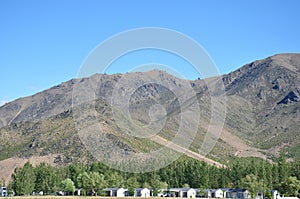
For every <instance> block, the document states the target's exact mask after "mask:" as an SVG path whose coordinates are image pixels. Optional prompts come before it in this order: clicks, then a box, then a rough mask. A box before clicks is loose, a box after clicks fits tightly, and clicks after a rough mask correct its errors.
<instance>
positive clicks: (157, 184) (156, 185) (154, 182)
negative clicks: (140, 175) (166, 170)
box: [150, 175, 168, 196]
mask: <svg viewBox="0 0 300 199" xmlns="http://www.w3.org/2000/svg"><path fill="white" fill-rule="evenodd" d="M150 184H151V188H152V189H153V194H154V196H157V194H158V193H159V192H160V190H162V189H166V188H167V187H168V184H167V183H166V182H162V181H161V180H160V177H159V175H154V176H153V178H152V179H151V182H150Z"/></svg>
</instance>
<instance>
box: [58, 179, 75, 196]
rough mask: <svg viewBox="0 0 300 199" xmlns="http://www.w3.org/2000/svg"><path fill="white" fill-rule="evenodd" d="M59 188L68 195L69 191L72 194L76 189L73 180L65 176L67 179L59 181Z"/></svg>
mask: <svg viewBox="0 0 300 199" xmlns="http://www.w3.org/2000/svg"><path fill="white" fill-rule="evenodd" d="M61 188H62V191H64V192H66V193H67V195H69V193H71V195H73V194H74V192H75V190H76V189H75V185H74V182H73V181H72V180H71V179H70V178H67V179H65V180H63V181H61Z"/></svg>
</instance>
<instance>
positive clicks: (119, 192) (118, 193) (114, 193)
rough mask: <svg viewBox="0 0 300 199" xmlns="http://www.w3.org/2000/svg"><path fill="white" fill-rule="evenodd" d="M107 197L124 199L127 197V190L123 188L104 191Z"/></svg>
mask: <svg viewBox="0 0 300 199" xmlns="http://www.w3.org/2000/svg"><path fill="white" fill-rule="evenodd" d="M104 191H105V192H106V195H107V196H110V197H125V196H127V195H128V189H123V188H107V189H104Z"/></svg>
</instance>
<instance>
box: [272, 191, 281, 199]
mask: <svg viewBox="0 0 300 199" xmlns="http://www.w3.org/2000/svg"><path fill="white" fill-rule="evenodd" d="M271 195H272V196H271V197H272V199H280V193H279V192H278V191H277V190H271Z"/></svg>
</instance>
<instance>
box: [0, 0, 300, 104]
mask: <svg viewBox="0 0 300 199" xmlns="http://www.w3.org/2000/svg"><path fill="white" fill-rule="evenodd" d="M299 9H300V1H299V0H285V1H283V0H282V1H279V0H278V1H274V0H272V1H271V0H264V1H259V0H251V1H250V0H243V1H240V0H235V1H234V0H226V1H222V0H219V1H216V0H186V1H183V0H178V1H174V0H124V1H123V0H118V1H117V0H109V1H108V0H80V1H79V0H44V1H40V0H26V1H21V0H0V67H1V73H0V74H1V78H0V86H1V88H0V103H1V104H2V103H3V102H4V101H11V100H14V99H16V98H19V97H24V96H28V95H32V94H34V93H36V92H39V91H42V90H44V89H46V88H49V87H51V86H54V85H56V84H59V83H61V82H63V81H67V80H69V79H71V78H75V77H76V76H77V74H78V71H79V69H80V66H81V64H82V63H83V61H84V60H85V58H86V57H87V56H88V55H89V53H90V52H91V51H92V50H93V49H94V48H95V47H96V46H97V45H98V44H99V43H101V42H103V41H104V40H106V39H107V38H109V37H111V36H113V35H115V34H118V33H120V32H123V31H126V30H129V29H134V28H142V27H162V28H168V29H173V30H176V31H179V32H181V33H183V34H185V35H187V36H189V37H191V38H193V39H194V40H195V41H197V42H198V43H199V44H200V45H202V46H203V47H204V48H205V50H206V51H207V52H208V54H209V55H210V56H211V58H212V59H213V60H214V62H215V63H216V65H217V67H218V69H219V71H220V73H228V72H230V71H233V70H235V69H237V68H238V67H240V66H242V65H243V64H246V63H248V62H251V61H254V60H256V59H261V58H265V57H267V56H271V55H273V54H276V53H283V52H299V48H300V38H299V35H300V26H299V19H300V12H299ZM150 57H151V56H150ZM166 57H167V56H166ZM149 61H151V60H147V63H148V62H149ZM153 62H157V60H153ZM175 69H176V70H177V71H179V72H181V71H186V70H187V69H186V68H184V67H181V68H180V66H176V67H175ZM124 71H126V69H124V68H121V66H120V67H119V66H116V68H114V69H112V70H111V72H124ZM186 77H187V78H189V79H194V78H195V77H196V76H194V75H193V72H190V73H189V74H187V75H186Z"/></svg>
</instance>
